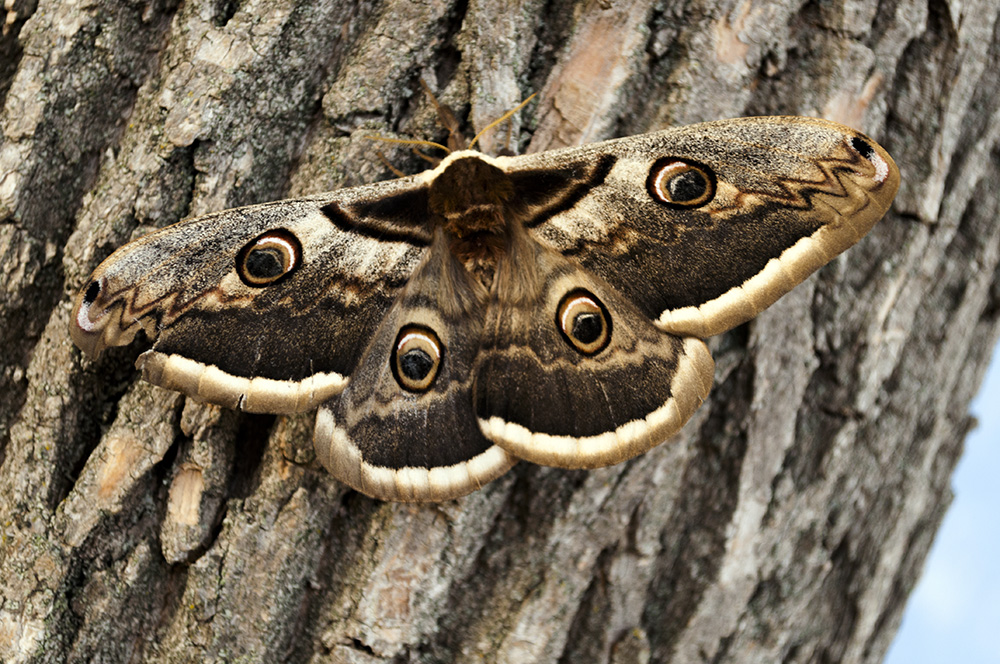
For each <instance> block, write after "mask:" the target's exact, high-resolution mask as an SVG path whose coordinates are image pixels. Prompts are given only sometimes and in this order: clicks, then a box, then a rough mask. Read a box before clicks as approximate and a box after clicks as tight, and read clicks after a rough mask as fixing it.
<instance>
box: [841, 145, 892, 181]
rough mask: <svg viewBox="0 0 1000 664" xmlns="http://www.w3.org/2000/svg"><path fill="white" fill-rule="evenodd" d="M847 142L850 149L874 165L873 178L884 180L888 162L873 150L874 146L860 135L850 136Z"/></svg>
mask: <svg viewBox="0 0 1000 664" xmlns="http://www.w3.org/2000/svg"><path fill="white" fill-rule="evenodd" d="M848 144H849V145H850V146H851V149H853V150H854V151H855V152H857V153H858V154H860V155H861V156H862V157H864V158H865V159H866V160H867V161H868V162H869V163H870V164H871V165H872V166H874V167H875V177H874V180H875V181H876V182H885V179H886V178H887V177H888V176H889V164H887V163H886V161H885V159H883V158H882V157H881V155H879V153H878V152H876V151H875V148H873V147H872V146H871V145H870V144H869V143H868V142H867V141H866V140H865V139H863V138H861V137H860V136H852V137H851V139H850V140H849V141H848Z"/></svg>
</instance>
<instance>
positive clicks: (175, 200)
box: [0, 0, 1000, 664]
mask: <svg viewBox="0 0 1000 664" xmlns="http://www.w3.org/2000/svg"><path fill="white" fill-rule="evenodd" d="M5 7H6V11H7V12H8V14H7V20H6V23H5V27H4V31H3V35H2V39H0V102H2V104H3V115H2V123H3V137H2V141H3V142H2V144H0V220H2V224H0V256H2V258H3V270H2V271H0V280H2V285H3V288H2V291H0V337H2V338H3V340H4V341H3V351H4V352H3V353H2V357H0V395H2V402H0V434H2V438H0V464H2V465H0V660H2V661H3V662H9V663H12V664H13V663H20V662H85V661H86V662H92V661H99V662H145V661H158V662H159V661H164V662H187V661H205V662H216V661H234V660H240V661H246V662H276V661H281V662H320V661H323V662H328V661H333V662H357V663H371V662H389V661H391V662H453V661H462V662H464V661H483V662H516V663H522V662H615V663H621V664H624V663H640V662H664V663H667V662H677V663H682V662H683V663H688V662H696V661H713V662H739V663H744V662H777V661H781V662H877V661H880V660H881V659H882V657H883V655H884V654H885V652H886V649H887V648H888V645H889V643H890V642H891V640H892V637H893V635H894V633H895V631H896V628H897V627H898V624H899V621H900V616H901V613H902V611H903V607H904V605H905V601H906V598H907V596H908V594H909V592H910V590H911V589H912V588H913V585H914V583H915V582H916V579H917V577H918V576H919V573H920V568H921V565H922V563H923V560H924V558H925V556H926V553H927V550H928V548H929V546H930V544H931V541H932V539H933V537H934V533H935V531H936V530H937V528H938V525H939V523H940V520H941V517H942V515H943V513H944V511H945V510H946V509H947V506H948V503H949V501H950V497H951V494H950V490H949V485H948V481H949V476H950V474H951V471H952V469H953V467H954V465H955V463H956V461H957V459H958V457H959V455H960V453H961V450H962V441H963V439H964V437H965V435H966V432H967V431H968V430H969V428H970V427H971V426H972V425H973V421H972V419H971V418H970V416H969V415H968V414H967V413H968V404H969V401H970V399H971V398H972V396H973V394H974V393H975V392H976V389H977V387H978V385H979V383H980V381H981V379H982V375H983V372H984V370H985V366H986V362H987V360H988V358H989V353H990V350H991V348H992V347H993V345H994V343H995V341H996V339H997V336H998V332H1000V323H998V319H1000V269H998V262H1000V210H998V207H1000V204H998V199H997V196H996V192H997V191H998V190H1000V168H998V162H997V158H996V156H997V152H998V149H1000V147H998V137H1000V122H998V117H997V116H998V110H997V104H996V102H995V100H996V99H997V98H998V97H1000V21H998V16H1000V9H998V7H997V5H996V3H995V2H991V1H989V0H972V1H969V2H962V3H959V2H950V3H949V2H945V1H944V0H928V1H925V2H919V1H916V0H882V1H881V2H878V3H876V2H873V1H868V0H830V1H828V2H817V1H810V2H793V1H790V0H787V1H786V0H781V1H777V2H766V3H763V2H752V1H751V0H731V1H729V2H718V1H715V0H693V1H689V2H686V3H684V2H672V1H670V0H667V1H660V2H655V1H654V0H638V1H635V2H625V1H619V0H578V1H575V2H574V1H571V0H547V1H544V2H543V1H542V0H517V1H515V2H511V1H507V0H503V1H501V0H471V1H462V0H426V1H425V2H421V3H416V2H411V1H410V0H382V1H375V0H326V1H325V2H312V1H309V0H245V1H243V2H238V1H237V0H190V1H189V2H186V3H177V2H174V1H172V0H149V1H148V2H136V1H132V2H123V1H119V2H113V1H112V0H90V1H89V2H82V1H81V2H65V1H63V0H39V1H37V2H36V1H35V0H7V2H6V5H5ZM421 78H422V79H424V80H425V81H427V82H428V84H429V85H430V87H431V88H433V89H434V90H435V91H437V92H438V94H439V96H440V98H441V100H442V101H443V102H445V103H447V104H449V105H450V106H451V107H452V108H453V109H454V110H455V111H456V114H457V116H458V117H459V118H461V119H466V123H465V127H466V129H468V130H470V131H469V132H468V133H469V134H470V135H471V133H472V131H471V130H472V129H474V128H481V127H483V126H485V125H486V124H487V123H489V122H490V121H491V120H493V119H495V118H497V117H499V116H500V115H501V114H502V113H503V112H504V111H505V110H507V109H509V108H511V107H513V106H514V105H515V104H517V102H519V101H520V100H521V99H522V98H524V97H526V96H527V95H528V94H530V93H531V92H538V93H539V96H538V101H537V103H536V104H534V105H532V106H529V107H528V108H527V109H526V110H525V111H522V112H521V113H520V114H519V115H518V116H516V117H515V118H514V120H513V125H514V130H513V133H512V135H513V139H514V140H513V145H514V147H516V148H517V149H519V150H521V151H536V150H542V149H549V148H553V147H558V146H562V145H575V144H579V143H584V142H590V141H595V140H600V139H604V138H609V137H613V136H619V135H628V134H634V133H640V132H643V131H648V130H652V129H657V128H661V127H664V126H668V125H671V124H684V123H690V122H696V121H701V120H711V119H717V118H722V117H733V116H739V115H749V114H783V113H784V114H800V115H815V116H822V117H827V118H831V119H834V120H838V121H840V122H844V123H846V124H849V125H852V126H855V127H857V128H859V129H861V130H863V131H865V132H866V133H868V134H870V135H871V136H872V137H874V138H875V139H876V140H878V141H879V142H880V143H882V144H883V145H884V146H885V147H886V148H887V149H888V150H889V152H890V153H891V154H892V155H893V156H894V157H895V159H896V160H897V162H898V164H899V166H900V170H901V172H902V176H903V181H902V186H901V188H900V191H899V195H898V196H897V199H896V203H895V205H894V208H893V210H892V211H891V212H890V213H889V214H888V215H887V217H886V218H885V219H884V220H883V221H881V222H880V223H879V224H878V225H877V226H876V228H875V230H874V231H873V232H872V233H871V234H870V235H869V236H868V237H867V238H866V239H864V240H862V241H861V243H859V244H858V245H857V246H856V247H854V248H853V249H851V250H850V251H848V252H847V253H846V254H845V255H844V256H842V257H841V258H838V259H837V260H835V261H834V262H833V263H832V264H831V265H829V266H827V267H826V268H824V269H823V270H821V271H820V272H819V273H818V274H817V275H816V276H814V277H812V278H811V279H810V280H808V281H807V282H806V283H804V284H803V285H802V286H800V287H799V288H797V289H795V290H794V291H793V292H792V293H791V294H789V295H788V296H786V297H785V298H783V299H782V300H780V301H779V302H778V303H777V304H776V305H775V306H773V307H772V308H771V309H769V310H768V311H766V312H765V313H764V314H762V315H761V316H760V317H758V318H757V319H756V320H755V321H752V322H751V323H749V324H747V325H745V326H742V327H740V328H738V329H736V330H733V331H731V332H729V333H727V334H725V335H722V336H721V337H718V338H715V339H713V340H712V342H711V347H712V350H713V352H714V354H715V357H716V361H717V369H716V386H715V388H714V390H713V392H712V395H711V396H710V397H709V400H708V401H707V402H706V403H705V404H704V405H703V406H702V408H701V409H700V410H699V411H698V413H697V414H696V416H695V417H694V419H693V420H692V421H691V422H690V423H689V424H688V426H687V427H685V429H684V430H683V431H682V433H681V434H679V435H678V436H676V437H675V438H674V439H672V440H671V441H669V442H667V443H666V444H664V445H661V446H660V447H658V448H656V449H654V450H653V451H651V452H649V453H648V454H645V455H643V456H642V457H640V458H637V459H635V460H633V461H630V462H627V463H623V464H620V465H618V466H615V467H611V468H605V469H600V470H595V471H565V470H557V469H549V468H541V467H538V466H533V465H531V464H528V463H521V464H519V465H518V466H516V467H515V469H514V470H513V471H512V472H511V473H509V474H508V475H506V476H505V477H503V478H502V479H500V480H498V481H496V482H494V483H492V484H491V485H489V486H487V487H486V488H485V489H483V490H481V491H479V492H477V493H475V494H472V495H470V496H468V497H466V498H464V499H461V500H457V501H452V502H450V503H446V504H442V505H423V506H409V505H399V504H386V503H380V502H378V501H373V500H371V499H368V498H366V497H364V496H362V495H359V494H357V493H355V492H353V491H350V490H348V489H346V488H345V487H344V486H342V485H340V484H338V483H337V482H336V481H334V480H333V479H332V478H331V477H330V476H329V475H327V474H326V473H325V472H324V471H323V470H322V469H321V468H320V467H319V466H318V464H316V463H315V460H314V455H313V452H312V447H311V442H310V441H311V428H312V415H311V414H310V415H304V416H297V417H290V418H283V417H279V418H275V417H266V416H251V415H245V414H241V413H234V412H231V411H226V410H223V409H219V408H215V407H212V406H206V405H203V404H198V403H194V402H192V401H188V400H185V399H184V398H183V397H181V396H179V395H177V394H174V393H171V392H167V391H164V390H161V389H159V388H155V387H152V386H150V385H148V384H146V383H143V382H141V381H138V380H137V376H136V372H135V370H134V369H133V362H134V360H135V358H136V356H137V355H138V353H139V352H140V351H141V350H142V348H141V347H140V344H134V345H133V346H131V347H128V348H123V349H115V350H114V351H112V352H108V353H106V354H105V355H104V356H103V357H102V358H101V359H100V360H99V361H97V362H90V361H87V360H85V359H84V358H83V357H82V356H81V354H80V353H79V351H77V350H76V349H75V348H74V347H73V345H72V343H71V341H70V339H69V335H68V333H67V326H68V323H69V317H70V310H71V297H72V295H73V294H74V293H75V292H76V290H77V289H79V288H80V287H81V286H82V285H83V284H84V283H85V280H86V278H87V276H88V274H89V273H90V271H91V270H92V269H93V268H94V267H95V266H96V265H97V264H98V262H99V261H100V260H101V259H103V258H104V257H106V256H107V255H109V254H110V253H111V251H112V250H113V249H114V248H116V247H118V246H120V245H121V244H122V243H124V242H125V241H127V240H129V239H131V238H134V237H137V236H139V235H141V234H142V233H144V232H146V231H148V230H150V229H152V228H155V227H160V226H163V225H166V224H168V223H172V222H175V221H178V220H180V219H181V218H183V217H186V216H191V215H195V214H201V213H205V212H210V211H215V210H220V209H223V208H227V207H233V206H236V205H242V204H249V203H256V202H263V201H267V200H272V199H278V198H282V197H286V196H296V195H304V194H307V193H315V192H320V191H325V190H330V189H334V188H337V187H339V186H348V185H354V184H359V183H364V182H371V181H375V180H378V179H382V178H385V177H387V176H388V172H387V170H386V168H385V167H384V166H383V165H382V163H381V161H380V160H379V158H378V156H377V154H376V149H377V148H381V149H382V150H385V151H386V152H387V154H388V156H389V159H390V161H391V162H392V163H393V164H394V165H396V166H397V167H399V168H402V169H403V170H407V171H408V172H415V171H416V170H419V169H421V168H423V166H422V165H421V164H422V162H420V160H418V159H416V158H415V157H413V156H412V155H408V153H407V152H406V151H405V150H395V151H394V150H390V149H388V148H387V147H386V146H384V145H381V146H380V145H373V144H372V143H371V142H370V141H367V140H364V138H363V136H365V135H367V134H370V133H373V132H374V133H379V134H382V135H397V134H398V135H402V136H408V137H417V138H432V139H435V138H436V139H440V138H441V136H442V130H441V128H440V126H439V125H438V124H437V122H436V115H435V112H434V109H433V106H432V104H431V103H430V100H429V99H428V97H427V95H425V94H424V93H422V92H421V90H420V87H419V85H418V81H419V79H421ZM504 141H505V132H498V133H497V134H496V135H495V136H494V135H487V140H486V141H485V142H484V146H483V147H484V148H486V149H487V150H496V149H499V148H502V147H503V146H504Z"/></svg>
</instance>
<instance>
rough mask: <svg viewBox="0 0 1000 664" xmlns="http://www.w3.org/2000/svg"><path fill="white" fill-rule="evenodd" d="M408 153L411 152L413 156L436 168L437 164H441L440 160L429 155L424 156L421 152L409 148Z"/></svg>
mask: <svg viewBox="0 0 1000 664" xmlns="http://www.w3.org/2000/svg"><path fill="white" fill-rule="evenodd" d="M410 151H411V152H413V154H415V155H417V156H418V157H420V158H421V159H423V160H424V161H427V162H430V163H431V164H432V165H434V166H437V165H438V164H440V163H441V160H440V159H438V158H437V157H432V156H430V155H429V154H424V153H423V152H421V151H420V150H418V149H416V148H410Z"/></svg>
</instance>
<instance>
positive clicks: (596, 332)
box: [573, 312, 604, 344]
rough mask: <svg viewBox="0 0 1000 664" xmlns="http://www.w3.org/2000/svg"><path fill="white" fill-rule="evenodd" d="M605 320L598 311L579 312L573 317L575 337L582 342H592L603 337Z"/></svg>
mask: <svg viewBox="0 0 1000 664" xmlns="http://www.w3.org/2000/svg"><path fill="white" fill-rule="evenodd" d="M602 332H604V321H603V320H601V315H600V314H599V313H597V312H588V313H582V314H577V315H576V316H575V317H574V318H573V338H574V339H576V340H577V341H579V342H580V343H582V344H592V343H594V342H595V341H597V340H598V339H600V338H601V333H602Z"/></svg>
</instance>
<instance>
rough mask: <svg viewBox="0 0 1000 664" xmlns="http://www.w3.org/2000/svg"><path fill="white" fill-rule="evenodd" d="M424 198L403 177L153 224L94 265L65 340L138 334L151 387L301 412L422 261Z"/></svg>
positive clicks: (96, 344) (331, 386)
mask: <svg viewBox="0 0 1000 664" xmlns="http://www.w3.org/2000/svg"><path fill="white" fill-rule="evenodd" d="M425 198H426V190H425V187H424V185H423V183H422V181H420V180H419V178H407V179H404V180H395V181H390V182H383V183H378V184H375V185H369V186H365V187H357V188H351V189H344V190H340V191H335V192H333V193H329V194H320V195H316V196H310V197H307V198H302V199H293V200H284V201H279V202H274V203H267V204H263V205H254V206H250V207H244V208H238V209H234V210H227V211H224V212H219V213H216V214H210V215H207V216H203V217H198V218H194V219H189V220H186V221H182V222H180V223H178V224H174V225H172V226H169V227H167V228H163V229H161V230H159V231H156V232H154V233H152V234H150V235H147V236H145V237H143V238H140V239H139V240H136V241H134V242H131V243H129V244H127V245H125V246H123V247H121V248H120V249H118V250H117V251H116V252H114V253H113V254H112V255H111V256H110V257H109V258H108V259H107V260H105V261H104V262H103V263H102V264H101V265H100V266H98V268H97V269H96V270H95V271H94V274H93V275H92V277H91V280H90V281H89V283H88V285H87V287H85V288H84V289H83V291H81V293H80V294H79V295H78V296H77V300H76V307H75V310H74V314H73V318H72V321H71V329H70V331H71V334H72V337H73V339H74V341H75V342H76V344H77V346H79V347H80V348H81V349H83V350H84V351H85V352H86V353H87V354H88V355H90V356H96V355H98V354H99V353H100V352H101V351H102V350H103V349H104V348H106V347H108V346H115V345H123V344H127V343H129V342H130V341H131V340H132V339H133V337H134V336H135V335H136V333H137V332H138V331H139V330H140V329H142V330H144V331H145V333H146V334H147V336H148V337H149V338H150V339H151V340H153V346H152V349H151V350H149V351H148V352H146V353H144V354H143V355H141V356H140V358H139V360H138V362H137V366H138V367H140V368H141V369H142V372H143V377H144V378H145V379H146V380H148V381H150V382H152V383H154V384H156V385H160V386H162V387H166V388H168V389H174V390H178V391H182V392H184V393H186V394H188V395H190V396H193V397H196V398H199V399H202V400H205V401H210V402H212V403H217V404H220V405H224V406H228V407H233V408H242V409H244V410H248V411H252V412H271V413H287V412H297V411H303V410H309V409H311V408H313V407H315V406H316V405H317V404H318V403H321V402H322V401H324V400H326V399H327V398H329V396H331V395H332V394H335V393H337V392H339V391H340V390H341V389H343V387H344V385H345V384H346V382H347V377H348V376H349V375H350V373H351V371H352V370H353V368H354V366H355V365H356V363H357V361H358V358H359V356H360V351H361V349H363V348H364V346H365V344H366V343H367V341H368V339H369V337H370V335H371V334H372V332H373V331H374V330H375V329H376V328H377V326H378V324H379V321H380V320H381V318H382V316H383V315H384V313H385V311H386V310H387V309H388V308H389V306H390V304H391V303H392V301H393V300H394V299H395V298H396V296H397V294H398V293H399V291H400V289H401V288H402V287H403V286H404V285H405V284H406V282H407V280H408V279H409V276H410V273H411V271H412V270H413V268H414V266H416V265H417V263H418V262H419V261H420V258H421V256H422V255H423V254H424V253H425V252H426V248H427V245H428V243H429V241H430V230H429V228H430V227H429V226H428V225H427V224H428V221H427V219H426V218H422V217H421V216H420V215H421V211H425V210H426V205H424V206H423V207H420V203H421V201H422V200H425ZM422 214H423V216H424V217H426V212H423V213H422ZM268 241H269V242H270V244H269V245H268V246H267V247H265V248H266V249H267V251H265V252H263V253H261V254H254V255H251V252H250V249H249V248H253V247H257V248H259V247H260V246H261V245H260V243H261V242H265V244H266V243H267V242H268ZM268 252H270V256H268ZM296 254H297V255H296ZM261 257H263V258H261ZM282 259H287V261H288V262H287V263H282ZM262 260H263V263H262V262H261V261H262ZM241 261H243V262H242V264H241ZM247 261H249V263H247ZM254 261H257V263H256V264H255V263H254ZM268 261H270V263H268ZM279 264H280V265H279ZM248 265H249V266H250V267H249V268H248V267H247V266H248ZM275 266H277V267H275ZM248 269H249V270H250V271H251V272H253V271H256V272H258V273H260V274H262V275H263V276H264V279H263V281H264V282H267V283H256V284H255V283H253V282H252V281H248V280H247V276H248V274H249V273H248V272H247V271H248ZM282 270H286V271H285V272H282ZM275 275H277V278H274V279H273V280H272V277H274V276H275ZM250 276H252V275H250Z"/></svg>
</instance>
